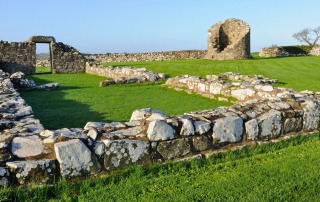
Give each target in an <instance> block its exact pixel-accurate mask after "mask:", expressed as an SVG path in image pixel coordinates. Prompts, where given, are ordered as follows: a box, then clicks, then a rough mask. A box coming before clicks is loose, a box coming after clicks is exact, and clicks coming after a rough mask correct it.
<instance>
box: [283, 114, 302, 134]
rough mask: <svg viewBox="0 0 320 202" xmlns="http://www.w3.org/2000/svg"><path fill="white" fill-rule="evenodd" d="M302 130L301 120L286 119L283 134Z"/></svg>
mask: <svg viewBox="0 0 320 202" xmlns="http://www.w3.org/2000/svg"><path fill="white" fill-rule="evenodd" d="M301 129H302V118H300V117H298V118H287V119H286V120H285V121H284V124H283V133H284V134H286V133H291V132H298V131H300V130H301Z"/></svg>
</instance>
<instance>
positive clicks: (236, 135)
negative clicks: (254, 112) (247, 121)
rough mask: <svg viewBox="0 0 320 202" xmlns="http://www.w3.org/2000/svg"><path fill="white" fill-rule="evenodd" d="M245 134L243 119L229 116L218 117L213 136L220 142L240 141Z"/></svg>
mask: <svg viewBox="0 0 320 202" xmlns="http://www.w3.org/2000/svg"><path fill="white" fill-rule="evenodd" d="M242 136H243V120H242V118H240V117H236V116H229V117H225V118H220V119H217V120H216V122H215V124H214V127H213V134H212V138H213V140H214V141H217V142H218V143H224V142H229V143H234V142H239V141H240V140H241V139H242Z"/></svg>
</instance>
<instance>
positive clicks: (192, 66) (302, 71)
mask: <svg viewBox="0 0 320 202" xmlns="http://www.w3.org/2000/svg"><path fill="white" fill-rule="evenodd" d="M253 56H254V57H253V59H247V60H228V61H212V60H174V61H151V62H122V63H104V64H103V65H105V66H133V67H146V68H147V69H148V70H152V71H156V72H159V73H160V72H162V73H165V74H167V75H168V76H171V77H173V76H179V75H184V74H190V75H197V76H202V77H205V75H207V74H219V73H223V72H237V73H241V74H248V75H254V74H261V75H263V76H265V77H269V78H274V79H278V81H279V82H280V85H278V86H282V87H286V88H293V89H295V90H298V91H301V90H312V91H320V57H311V56H308V57H278V58H260V57H258V56H257V53H255V54H253Z"/></svg>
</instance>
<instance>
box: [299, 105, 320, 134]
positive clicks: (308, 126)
mask: <svg viewBox="0 0 320 202" xmlns="http://www.w3.org/2000/svg"><path fill="white" fill-rule="evenodd" d="M303 111H304V114H303V129H304V130H306V131H313V130H315V129H317V128H318V127H319V121H320V106H319V105H317V103H315V102H314V101H312V100H308V101H306V102H305V103H304V104H303Z"/></svg>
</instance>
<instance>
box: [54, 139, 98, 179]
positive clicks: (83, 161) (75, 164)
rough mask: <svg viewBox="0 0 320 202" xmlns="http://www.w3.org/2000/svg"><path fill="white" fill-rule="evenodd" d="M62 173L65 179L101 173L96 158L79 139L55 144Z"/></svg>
mask: <svg viewBox="0 0 320 202" xmlns="http://www.w3.org/2000/svg"><path fill="white" fill-rule="evenodd" d="M54 150H55V153H56V157H57V160H58V161H59V163H60V172H61V175H62V177H64V178H72V177H76V176H86V175H90V174H98V173H99V172H100V171H101V165H100V164H99V162H98V160H97V158H96V156H95V155H94V154H93V153H92V152H91V151H90V149H88V147H87V146H86V145H85V144H84V143H83V142H82V141H81V140H78V139H73V140H69V141H66V142H58V143H56V144H54Z"/></svg>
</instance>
